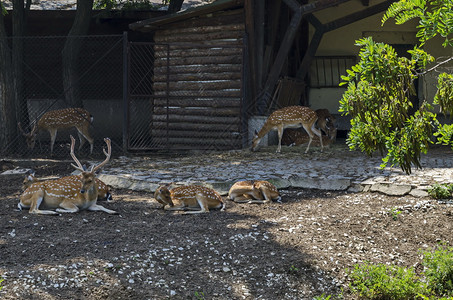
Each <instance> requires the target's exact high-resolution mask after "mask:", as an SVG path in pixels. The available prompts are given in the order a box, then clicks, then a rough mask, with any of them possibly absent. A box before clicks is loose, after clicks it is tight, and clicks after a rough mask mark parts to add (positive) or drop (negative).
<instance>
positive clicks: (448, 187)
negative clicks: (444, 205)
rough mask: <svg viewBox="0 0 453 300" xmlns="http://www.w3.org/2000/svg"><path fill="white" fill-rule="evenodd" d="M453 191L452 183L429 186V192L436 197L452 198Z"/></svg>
mask: <svg viewBox="0 0 453 300" xmlns="http://www.w3.org/2000/svg"><path fill="white" fill-rule="evenodd" d="M452 192H453V185H452V184H447V183H443V184H439V183H436V184H433V185H432V186H431V187H429V188H428V194H429V195H430V196H431V197H433V198H435V199H448V198H451V196H452V194H451V193H452Z"/></svg>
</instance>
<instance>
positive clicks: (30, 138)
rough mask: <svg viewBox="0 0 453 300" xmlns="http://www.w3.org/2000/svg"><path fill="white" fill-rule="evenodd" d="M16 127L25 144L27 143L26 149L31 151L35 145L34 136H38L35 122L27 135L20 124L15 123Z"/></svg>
mask: <svg viewBox="0 0 453 300" xmlns="http://www.w3.org/2000/svg"><path fill="white" fill-rule="evenodd" d="M17 126H18V127H19V131H20V132H21V133H22V135H23V136H24V137H25V142H26V143H27V146H28V148H29V149H33V148H34V147H35V144H36V135H37V134H38V126H37V124H36V122H35V123H34V125H33V128H32V129H31V131H30V132H29V133H26V132H25V131H24V130H23V128H22V126H21V124H20V122H19V123H17Z"/></svg>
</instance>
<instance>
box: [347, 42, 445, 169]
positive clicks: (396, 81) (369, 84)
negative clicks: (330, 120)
mask: <svg viewBox="0 0 453 300" xmlns="http://www.w3.org/2000/svg"><path fill="white" fill-rule="evenodd" d="M356 45H357V46H360V47H361V50H360V52H359V57H360V61H359V62H358V63H357V64H356V65H355V66H352V68H351V70H347V72H348V75H347V76H342V79H343V80H344V82H342V84H346V83H347V84H348V88H347V90H346V92H345V93H344V94H343V97H342V99H341V100H340V109H339V111H340V112H342V113H343V114H344V115H351V117H352V119H351V131H350V133H349V136H348V139H347V144H348V145H349V147H350V148H351V149H352V150H356V149H360V150H361V151H362V152H365V153H367V154H368V155H372V154H373V153H374V152H375V151H379V152H380V153H381V154H384V153H385V154H386V157H385V158H384V159H383V164H382V167H385V166H386V165H388V164H390V165H392V166H393V165H395V164H396V165H399V166H400V167H401V168H402V169H403V170H404V171H405V172H406V173H410V172H411V166H412V165H415V166H416V167H421V165H420V156H421V153H426V152H427V149H428V145H429V144H430V143H431V139H430V137H431V135H432V130H433V128H434V125H435V124H437V119H436V115H435V114H433V113H432V112H430V111H429V110H428V109H429V108H430V106H429V105H428V104H424V105H422V107H421V108H420V109H419V110H418V111H417V112H416V113H415V114H413V115H410V110H411V109H412V103H411V101H410V100H409V99H410V97H411V96H412V95H415V89H414V85H413V81H414V80H415V78H417V73H416V70H417V69H418V68H420V67H425V66H426V64H427V63H428V62H431V61H433V57H432V56H430V55H429V54H427V53H426V52H424V51H422V50H420V49H418V48H417V47H415V48H414V50H412V51H411V52H410V54H411V55H412V57H411V59H408V58H405V57H398V55H397V54H396V52H395V50H394V49H393V48H392V47H391V46H389V45H387V44H384V43H375V42H374V41H373V40H372V38H371V37H369V38H364V39H361V40H358V41H357V42H356Z"/></svg>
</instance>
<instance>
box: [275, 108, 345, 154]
mask: <svg viewBox="0 0 453 300" xmlns="http://www.w3.org/2000/svg"><path fill="white" fill-rule="evenodd" d="M315 112H316V115H317V116H318V120H317V121H316V127H317V128H318V129H319V130H320V131H321V132H324V133H325V134H326V135H323V136H322V144H323V146H324V147H325V146H329V145H330V144H332V143H333V142H335V139H336V138H337V128H336V126H335V120H336V119H335V117H334V116H332V115H331V114H330V112H329V110H327V109H317V110H316V111H315ZM309 141H310V137H309V135H308V134H307V133H306V132H305V131H304V130H301V129H294V128H288V129H286V130H285V131H284V132H283V137H282V144H283V145H288V146H297V145H304V144H307V143H308V142H309ZM312 145H315V146H320V144H319V142H317V140H314V141H313V144H312Z"/></svg>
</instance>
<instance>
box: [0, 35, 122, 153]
mask: <svg viewBox="0 0 453 300" xmlns="http://www.w3.org/2000/svg"><path fill="white" fill-rule="evenodd" d="M16 39H18V38H17V37H16ZM20 39H22V42H23V46H24V56H23V60H22V66H21V67H22V69H23V73H22V74H23V89H22V92H21V93H18V95H19V96H20V97H21V98H20V99H16V100H15V101H20V103H22V104H23V105H20V106H19V107H20V109H19V111H18V112H17V119H18V120H22V122H21V129H22V130H18V135H17V139H16V140H14V141H13V142H12V143H11V144H10V145H9V147H8V149H3V150H4V151H3V152H6V153H8V155H11V156H13V157H14V156H19V157H23V156H26V157H48V156H50V134H49V131H47V130H39V132H38V135H37V140H36V144H35V146H34V147H33V149H31V148H29V147H28V145H27V143H26V134H29V133H30V132H31V131H32V130H33V128H34V126H35V125H36V124H37V123H38V121H39V119H40V118H41V117H42V116H43V115H44V114H45V113H46V112H49V111H53V110H57V109H63V108H70V107H72V106H73V105H71V102H70V101H68V100H67V99H66V94H67V92H68V90H69V89H75V90H76V91H77V93H74V95H76V97H77V101H81V103H82V105H83V107H84V108H85V109H87V110H88V111H89V112H90V113H91V115H92V116H93V122H92V123H91V125H90V128H89V132H90V134H91V136H92V137H93V138H94V150H93V156H103V154H102V153H103V152H102V148H103V147H105V143H104V142H103V138H104V137H110V138H111V139H112V146H113V152H114V153H121V152H122V151H123V148H122V144H123V140H122V137H123V112H122V111H123V105H122V99H123V41H124V37H123V36H122V35H112V36H83V37H72V42H75V43H74V44H79V45H80V51H79V52H78V54H77V57H76V58H75V63H74V67H73V69H72V72H71V75H72V76H73V77H72V81H71V84H70V85H66V86H65V85H64V83H63V78H64V76H63V72H64V67H63V65H64V64H63V49H64V47H65V42H66V40H67V37H23V38H20ZM71 50H74V49H71ZM16 107H17V106H16ZM38 129H39V128H38ZM70 134H71V135H73V136H74V137H76V136H77V130H76V129H75V128H74V127H72V128H68V129H59V130H58V131H57V137H56V141H55V145H54V149H53V156H54V157H56V158H60V157H61V158H63V157H64V158H68V156H69V145H70V139H69V135H70ZM77 148H78V145H76V153H77V150H78V149H77ZM89 152H90V147H89V143H85V145H84V147H83V148H82V149H81V150H80V151H78V153H79V154H80V155H82V156H84V155H87V154H89Z"/></svg>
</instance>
